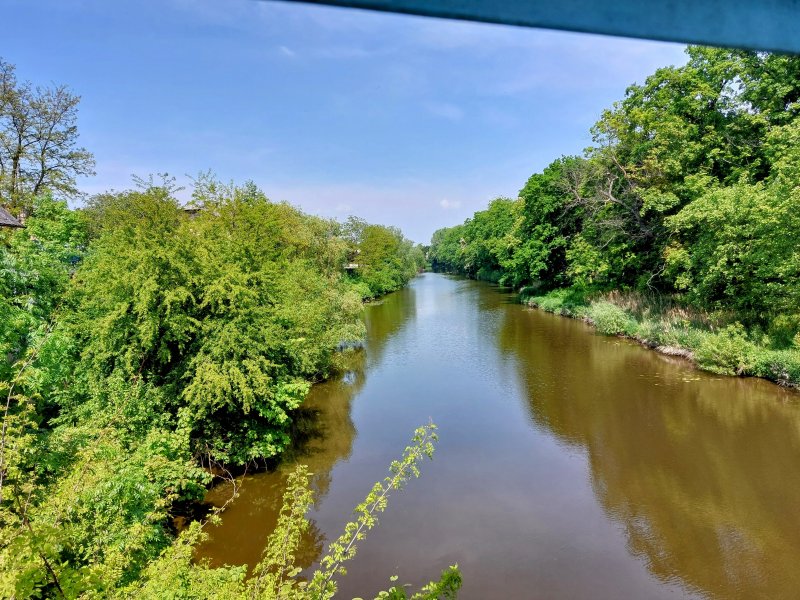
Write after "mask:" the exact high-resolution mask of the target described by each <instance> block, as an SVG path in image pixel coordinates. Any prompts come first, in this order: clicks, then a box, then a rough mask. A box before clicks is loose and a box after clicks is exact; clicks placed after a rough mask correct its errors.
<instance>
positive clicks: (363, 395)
mask: <svg viewBox="0 0 800 600" xmlns="http://www.w3.org/2000/svg"><path fill="white" fill-rule="evenodd" d="M365 318H366V322H367V330H368V336H367V344H366V350H365V352H364V355H363V356H361V357H360V359H359V360H357V361H356V363H357V364H355V365H354V368H353V370H352V371H350V372H348V373H346V374H345V375H343V376H342V377H341V378H340V379H338V380H336V381H330V382H327V383H324V384H321V385H318V386H315V387H314V389H313V390H312V393H311V396H310V398H309V401H308V403H307V405H308V407H309V408H310V409H312V410H314V411H315V412H316V413H317V419H318V423H319V426H320V427H319V428H320V432H319V435H317V436H316V437H314V438H312V439H311V440H310V441H309V442H308V443H307V444H306V446H305V449H304V451H303V453H302V455H300V456H299V457H298V459H297V460H300V461H302V462H304V463H306V464H309V465H310V468H311V470H312V471H313V472H314V473H315V474H316V475H315V479H314V486H315V489H316V490H317V491H318V499H317V502H316V505H315V506H314V508H313V509H312V512H311V514H310V517H311V519H312V528H311V531H310V533H309V535H308V536H306V539H305V541H304V545H303V549H302V552H301V553H300V554H301V562H302V563H303V565H304V566H311V565H312V564H313V563H314V562H315V561H316V560H317V559H318V557H319V556H320V555H321V552H322V551H323V548H324V547H325V545H326V544H327V542H329V541H330V540H332V539H335V538H336V537H337V536H338V535H339V533H340V532H341V530H342V527H343V525H344V523H345V522H346V521H347V520H348V518H349V516H350V511H351V510H352V508H353V507H354V506H355V505H356V504H357V503H359V502H360V501H361V500H362V499H363V497H364V495H365V494H366V493H367V491H368V490H369V488H370V486H371V485H372V484H373V483H374V482H375V481H377V480H379V479H381V478H382V477H384V476H385V474H386V470H387V467H388V465H389V463H390V461H391V460H392V459H393V458H395V457H397V456H398V455H399V454H400V453H401V452H402V450H403V448H404V447H405V446H406V444H407V442H408V439H409V437H410V436H411V433H412V432H413V430H414V428H415V427H417V426H419V425H421V424H424V423H426V422H427V421H428V419H429V418H430V419H433V421H434V422H435V423H436V424H437V425H438V426H439V434H440V442H439V444H438V448H437V451H436V455H435V458H434V460H433V461H432V462H428V463H425V464H424V465H423V474H422V477H421V478H420V479H419V480H415V481H412V482H411V483H410V484H409V485H408V486H407V487H406V489H404V490H403V491H402V492H400V493H398V494H395V495H394V496H393V497H392V498H391V500H390V506H389V509H388V511H387V512H386V513H385V514H384V515H383V516H382V517H381V519H380V525H379V526H378V528H377V529H375V530H373V531H372V532H371V533H370V534H369V537H368V538H367V540H366V541H364V542H362V543H361V545H360V547H359V553H358V556H357V558H356V559H355V560H354V561H353V562H352V563H350V565H349V567H348V571H349V573H348V575H347V576H346V577H344V578H342V579H341V580H340V583H339V590H340V597H342V598H351V597H353V596H362V597H365V598H366V597H369V598H371V597H373V595H374V594H375V593H376V592H377V591H378V590H380V589H385V588H387V587H388V586H389V585H390V584H389V581H388V577H389V576H390V575H394V574H396V575H399V578H400V581H401V582H408V583H411V584H414V585H419V584H421V583H423V582H425V581H427V580H429V579H432V578H435V577H436V576H437V575H438V573H439V572H440V571H441V570H442V569H443V568H445V567H446V566H447V565H450V564H453V563H458V564H459V566H460V567H461V570H462V573H463V575H464V580H465V583H464V588H463V592H462V594H461V595H460V598H462V599H465V600H468V599H471V598H547V599H552V598H556V599H558V598H587V599H589V598H591V599H593V600H596V599H602V598H609V599H611V598H613V599H615V600H616V599H619V598H726V599H727V598H772V599H776V598H796V597H798V595H800V591H799V590H800V568H798V566H797V565H798V564H800V470H799V469H798V465H800V404H799V403H798V395H797V394H795V393H792V392H788V391H785V390H782V389H781V388H779V387H777V386H775V385H772V384H770V383H767V382H764V381H760V380H755V379H748V380H744V379H736V378H727V377H716V376H712V375H708V374H705V373H701V372H698V371H695V370H693V369H692V368H691V367H690V366H688V365H687V364H686V363H685V362H683V361H681V360H678V359H672V358H668V357H664V356H661V355H658V354H656V353H654V352H651V351H648V350H645V349H643V348H641V347H639V346H638V345H636V344H634V343H631V342H628V341H625V340H620V339H617V338H608V337H603V336H600V335H597V334H596V333H594V331H593V330H591V329H590V328H588V327H587V326H586V325H584V324H583V323H581V322H578V321H574V320H570V319H565V318H562V317H556V316H553V315H549V314H546V313H543V312H541V311H537V310H533V309H528V308H525V307H523V306H520V305H518V304H515V303H514V301H513V297H512V296H511V295H510V294H505V293H502V292H500V291H498V290H497V289H496V288H493V287H492V286H489V285H486V284H482V283H477V282H473V281H467V280H463V279H455V278H450V277H446V276H443V275H436V274H426V275H424V276H421V277H419V278H417V279H416V280H414V282H413V283H412V285H411V286H410V287H409V288H408V289H405V290H403V291H400V292H397V293H395V294H392V295H390V296H388V297H387V298H385V299H384V300H383V301H382V302H381V303H378V304H375V305H371V306H369V307H368V308H367V310H366V316H365ZM289 470H291V464H288V465H284V466H283V467H282V468H280V469H279V470H278V471H276V472H273V473H263V474H259V475H255V476H252V477H248V478H247V479H246V480H245V481H244V483H243V485H242V488H241V496H240V497H239V498H238V499H237V500H236V502H235V503H234V504H233V505H232V507H231V508H229V509H228V510H227V511H226V512H225V513H224V514H223V522H222V525H221V526H219V527H216V528H213V529H212V530H211V531H210V533H211V539H210V540H209V541H208V542H207V543H206V544H205V545H204V546H203V547H202V548H201V549H200V552H199V554H200V555H201V556H205V557H209V558H210V559H211V561H212V563H213V564H243V563H247V564H249V565H253V564H255V563H256V562H258V558H259V555H260V552H261V549H262V548H263V545H264V542H265V540H266V538H267V536H268V534H269V532H270V531H271V529H272V527H273V526H274V523H275V519H276V512H277V510H278V508H279V506H280V498H281V494H282V492H283V485H284V483H285V477H286V473H287V472H288V471H289ZM225 493H226V490H225V489H217V490H213V491H212V492H211V494H210V499H211V500H215V499H216V500H219V499H220V498H222V497H224V495H225Z"/></svg>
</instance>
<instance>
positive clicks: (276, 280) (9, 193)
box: [0, 61, 460, 600]
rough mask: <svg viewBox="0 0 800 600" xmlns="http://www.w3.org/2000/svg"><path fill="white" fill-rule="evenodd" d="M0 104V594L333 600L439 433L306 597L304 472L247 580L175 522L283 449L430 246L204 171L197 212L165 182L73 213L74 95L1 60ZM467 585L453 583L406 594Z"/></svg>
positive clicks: (415, 451)
mask: <svg viewBox="0 0 800 600" xmlns="http://www.w3.org/2000/svg"><path fill="white" fill-rule="evenodd" d="M0 93H1V94H2V95H0V204H1V205H2V206H3V207H4V208H7V209H9V210H10V211H11V212H12V214H14V215H15V216H19V217H20V218H22V219H23V220H24V224H25V228H24V229H2V230H0V353H2V355H3V356H4V359H5V360H4V361H3V362H2V363H0V398H1V399H2V407H3V408H2V410H3V425H2V432H1V433H0V596H1V597H3V598H29V597H37V598H38V597H64V598H101V597H102V598H107V597H154V598H155V597H157V598H164V597H175V598H178V597H180V598H212V597H213V598H275V597H292V598H310V597H314V598H328V597H331V596H332V595H333V594H334V593H335V590H336V584H335V580H336V579H335V578H336V577H337V576H338V575H341V574H342V573H343V569H342V568H341V564H342V563H343V562H344V561H346V560H348V559H349V558H352V556H353V555H354V553H355V547H356V546H355V544H356V543H357V542H358V541H359V540H361V539H362V538H363V534H364V532H365V531H366V530H367V529H369V528H370V527H372V526H373V525H374V524H375V523H376V514H377V513H379V512H381V511H382V510H383V509H384V508H385V507H386V499H387V496H388V494H389V492H390V490H392V489H397V488H399V487H400V486H401V485H402V484H403V483H404V482H405V481H407V480H408V479H409V478H411V477H413V476H416V475H418V473H419V470H418V463H419V462H420V460H421V459H422V458H423V457H424V456H430V454H431V453H432V451H433V441H434V440H435V434H434V433H433V426H429V427H426V428H423V429H421V430H420V431H418V432H417V435H416V437H415V439H414V443H413V444H412V445H411V446H410V447H409V448H408V449H407V452H406V454H405V455H404V456H403V458H402V460H400V461H398V462H396V463H395V464H394V466H393V475H392V477H390V478H388V479H387V480H386V482H384V483H383V484H378V485H377V486H376V488H375V489H374V490H373V491H372V493H371V494H370V496H369V497H368V498H367V500H366V501H365V503H364V504H362V505H361V506H360V507H358V508H357V515H358V518H357V520H356V521H355V522H354V524H351V525H348V528H347V529H346V532H345V534H344V535H343V537H342V539H341V540H339V542H337V543H338V544H339V545H338V546H337V545H336V544H333V545H331V547H330V548H329V553H328V556H329V557H330V558H327V559H324V561H323V564H322V566H321V568H320V573H321V575H319V576H318V577H317V579H319V581H317V579H313V580H312V582H311V586H310V587H309V586H307V585H306V584H304V583H302V582H301V581H300V580H299V579H297V577H296V576H297V574H298V572H299V569H297V568H296V567H295V565H294V563H293V558H292V555H293V552H294V550H293V547H294V546H296V544H297V540H298V539H299V538H298V536H297V532H298V531H300V530H302V529H303V528H304V527H307V526H308V523H307V521H306V520H305V513H306V510H307V509H308V507H309V505H310V502H311V497H312V496H311V492H310V490H309V488H308V474H307V473H306V472H305V471H304V470H302V469H300V470H299V471H298V473H297V474H296V475H295V476H294V478H293V479H292V485H290V487H289V490H288V491H287V497H286V507H285V510H284V513H282V514H283V515H284V518H283V520H282V521H281V523H279V527H278V530H276V532H275V533H273V536H272V537H271V538H270V543H269V544H268V546H267V548H265V553H264V560H263V562H262V563H261V564H260V565H258V566H257V567H256V568H255V573H256V577H255V578H252V579H249V580H247V579H246V577H245V575H246V573H247V569H246V567H235V568H221V569H211V568H208V567H206V565H204V564H195V563H194V562H193V561H192V549H193V545H194V544H195V543H196V542H197V541H198V540H199V539H201V538H202V537H203V535H204V534H203V531H202V524H201V522H199V521H193V522H191V524H190V525H189V527H188V528H187V529H186V530H184V531H183V532H182V533H181V534H180V535H179V534H178V532H177V527H176V525H174V522H173V518H174V517H175V516H176V515H179V514H181V512H182V511H184V510H185V508H186V507H190V506H191V505H192V503H194V502H196V501H198V500H201V499H202V497H203V495H204V493H205V491H206V489H207V487H208V485H209V484H210V483H211V482H212V473H217V474H219V473H228V472H229V471H228V469H229V468H231V467H237V466H242V465H245V464H252V463H253V462H257V463H259V464H263V463H264V462H265V461H267V460H268V459H274V458H276V457H278V456H279V455H280V454H281V452H282V451H283V450H284V449H286V447H287V446H288V445H289V443H290V441H291V439H290V435H291V424H292V418H293V416H294V414H295V411H296V409H297V408H298V407H299V406H300V405H301V404H302V402H303V401H304V399H305V397H306V394H307V392H308V390H309V387H310V386H311V384H312V383H313V382H315V381H318V380H321V379H324V378H325V377H328V376H329V375H330V374H331V373H332V372H333V371H334V370H335V369H336V367H337V361H339V360H340V352H341V351H342V350H341V349H342V348H349V347H352V346H353V345H355V344H354V342H357V341H359V340H361V339H362V338H363V336H364V325H363V321H362V319H361V311H362V299H363V298H371V297H375V296H377V295H380V294H383V293H386V292H388V291H391V290H394V289H397V288H399V287H401V286H403V285H405V284H406V283H407V282H408V281H409V279H411V278H412V277H413V276H414V275H415V274H416V273H417V272H418V270H419V269H420V268H422V267H423V266H424V256H423V253H422V251H421V250H420V249H419V248H415V247H414V246H413V245H412V244H411V243H410V242H408V241H407V240H406V239H405V238H403V236H402V235H401V234H400V232H399V231H397V230H396V229H391V228H387V227H382V226H378V225H371V224H367V223H365V222H363V221H358V220H355V219H351V221H350V222H348V223H345V224H342V223H338V222H336V221H331V220H326V219H321V218H318V217H314V216H311V215H307V214H304V213H303V212H301V211H300V210H298V209H297V208H294V207H292V206H290V205H288V204H277V203H273V202H270V201H269V200H268V199H267V198H266V196H264V194H263V193H262V192H261V191H260V190H259V189H257V188H256V187H255V186H254V185H253V184H250V183H248V184H245V185H243V186H235V185H223V184H221V183H219V182H218V181H216V180H214V179H213V178H212V177H211V176H209V175H202V176H200V177H199V178H198V179H197V181H196V182H195V186H194V190H193V194H192V200H191V203H190V209H189V210H187V209H186V207H183V206H181V204H180V203H179V201H178V200H177V199H176V191H177V190H176V189H175V188H174V183H173V181H172V180H171V179H169V178H168V177H166V176H164V177H163V180H162V181H160V182H154V181H153V179H152V178H151V179H150V180H148V181H144V180H137V183H138V184H139V186H138V188H137V189H133V190H128V191H123V192H109V193H106V194H100V195H98V196H95V197H93V198H91V199H90V200H89V201H88V202H87V203H86V205H85V207H84V208H82V209H79V210H71V209H70V208H69V206H68V204H67V202H66V201H65V200H63V198H64V197H66V196H70V195H74V194H75V192H76V190H75V186H74V183H75V176H77V175H81V174H86V173H88V172H90V169H91V166H92V158H91V155H90V154H88V153H87V152H86V151H84V150H83V149H81V148H77V147H76V140H77V129H76V126H75V119H76V115H77V113H76V107H77V103H78V98H77V97H76V96H73V95H72V94H70V93H69V92H68V91H67V90H66V88H64V87H54V88H52V89H51V88H46V89H43V88H34V87H32V86H31V85H30V84H27V83H24V84H20V83H19V82H18V81H17V80H16V77H15V72H14V68H13V66H11V65H8V64H7V63H4V62H2V61H0ZM20 144H21V146H20ZM354 223H357V224H358V227H357V228H356V229H355V230H354V229H353V227H352V225H353V224H354ZM354 256H356V257H359V258H358V263H359V264H357V266H356V268H355V269H349V270H348V269H347V267H348V265H349V263H352V262H353V257H354ZM345 351H347V350H345ZM315 582H316V583H315ZM314 586H316V587H314ZM459 587H460V576H459V575H458V572H457V570H456V569H455V568H450V569H448V570H446V571H445V572H444V573H443V576H442V579H441V580H440V581H438V582H435V583H431V584H430V585H429V586H427V587H426V588H424V589H423V590H421V591H420V592H419V593H418V595H416V596H414V597H417V598H427V599H431V600H432V599H434V598H438V597H453V595H454V594H455V592H456V590H457V589H458V588H459ZM386 593H387V594H389V593H393V594H394V595H393V596H391V597H404V596H405V594H404V593H402V594H400V593H399V592H397V591H396V590H395V591H392V590H390V591H389V592H386Z"/></svg>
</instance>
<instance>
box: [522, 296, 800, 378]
mask: <svg viewBox="0 0 800 600" xmlns="http://www.w3.org/2000/svg"><path fill="white" fill-rule="evenodd" d="M520 297H521V300H522V302H523V303H525V304H527V305H529V306H533V307H537V308H540V309H542V310H545V311H547V312H551V313H555V314H558V315H563V316H567V317H572V318H576V319H583V320H584V321H586V322H588V323H590V324H592V325H593V326H594V327H595V328H597V330H598V331H599V332H600V333H603V334H606V335H616V336H621V337H627V338H631V339H634V340H636V341H638V342H640V343H642V344H643V345H645V346H647V347H649V348H653V349H655V350H657V351H659V352H662V353H664V354H670V355H673V356H683V357H685V358H687V359H689V360H691V361H692V362H694V363H695V364H696V365H697V366H698V367H699V368H700V369H703V370H705V371H711V372H713V373H719V374H723V375H737V376H740V377H747V376H752V377H762V378H764V379H768V380H770V381H774V382H775V383H777V384H779V385H782V386H786V387H794V388H798V389H800V335H795V336H794V337H793V338H792V337H788V339H787V335H785V334H783V333H782V332H781V331H779V330H773V331H770V332H764V331H762V330H760V329H759V328H751V329H749V330H748V329H746V328H745V327H744V326H743V325H741V324H740V323H738V322H737V321H736V320H735V318H734V317H733V316H731V315H709V314H706V313H702V312H699V311H696V310H694V309H692V308H691V307H687V306H684V305H681V304H680V303H679V302H678V301H676V300H675V299H673V298H670V297H666V296H659V295H652V296H648V295H643V294H636V293H621V292H610V293H603V294H599V293H593V294H587V293H585V292H583V291H581V290H578V289H574V288H565V289H558V290H553V291H551V292H548V293H546V294H544V295H533V294H532V293H530V291H528V290H525V289H523V291H522V293H521V296H520Z"/></svg>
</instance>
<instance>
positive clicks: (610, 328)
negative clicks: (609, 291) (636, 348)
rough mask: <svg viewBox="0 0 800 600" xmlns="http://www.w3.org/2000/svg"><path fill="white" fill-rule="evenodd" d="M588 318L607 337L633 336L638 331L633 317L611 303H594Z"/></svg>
mask: <svg viewBox="0 0 800 600" xmlns="http://www.w3.org/2000/svg"><path fill="white" fill-rule="evenodd" d="M587 316H588V317H589V318H590V319H591V320H592V321H593V322H594V325H595V327H597V330H598V331H599V332H600V333H604V334H606V335H632V334H633V333H634V332H635V331H636V321H635V320H634V319H633V317H631V315H629V314H628V313H627V312H625V311H624V310H622V309H621V308H620V307H619V306H615V305H614V304H611V303H610V302H605V301H601V302H595V303H593V304H592V305H591V306H590V307H589V310H588V314H587Z"/></svg>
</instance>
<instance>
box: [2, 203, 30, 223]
mask: <svg viewBox="0 0 800 600" xmlns="http://www.w3.org/2000/svg"><path fill="white" fill-rule="evenodd" d="M0 227H25V226H24V225H23V224H22V223H20V222H19V221H17V220H16V219H15V218H14V217H13V215H12V214H11V213H10V212H8V211H7V210H6V209H5V208H3V207H2V206H0Z"/></svg>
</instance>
